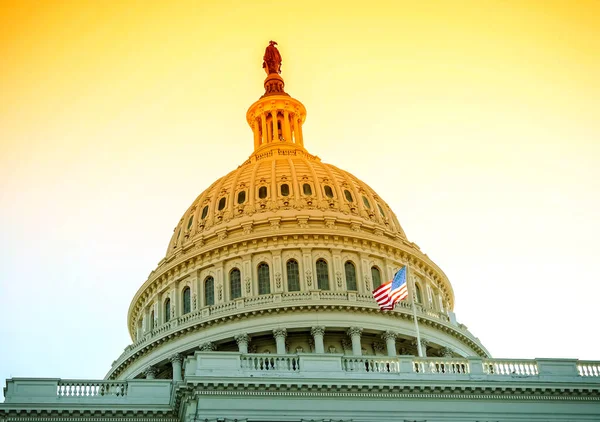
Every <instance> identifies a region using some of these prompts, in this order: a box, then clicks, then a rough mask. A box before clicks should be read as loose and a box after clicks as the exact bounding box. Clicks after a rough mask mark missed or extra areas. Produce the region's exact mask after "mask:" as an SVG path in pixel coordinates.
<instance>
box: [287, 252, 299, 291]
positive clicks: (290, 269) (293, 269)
mask: <svg viewBox="0 0 600 422" xmlns="http://www.w3.org/2000/svg"><path fill="white" fill-rule="evenodd" d="M285 268H286V270H287V285H288V292H298V291H300V269H299V268H298V261H296V260H295V259H290V260H289V261H288V262H287V263H286V264H285Z"/></svg>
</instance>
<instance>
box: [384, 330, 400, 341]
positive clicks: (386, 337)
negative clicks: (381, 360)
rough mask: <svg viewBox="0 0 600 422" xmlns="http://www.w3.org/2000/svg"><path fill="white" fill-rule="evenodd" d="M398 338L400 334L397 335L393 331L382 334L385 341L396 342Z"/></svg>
mask: <svg viewBox="0 0 600 422" xmlns="http://www.w3.org/2000/svg"><path fill="white" fill-rule="evenodd" d="M396 337H398V334H396V333H395V332H393V331H385V332H384V333H383V334H381V338H382V339H384V340H385V341H388V340H394V341H396Z"/></svg>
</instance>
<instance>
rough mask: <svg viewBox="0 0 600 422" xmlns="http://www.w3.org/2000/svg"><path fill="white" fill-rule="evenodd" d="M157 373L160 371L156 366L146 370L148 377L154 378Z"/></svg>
mask: <svg viewBox="0 0 600 422" xmlns="http://www.w3.org/2000/svg"><path fill="white" fill-rule="evenodd" d="M157 373H158V371H157V370H156V368H155V367H154V366H149V367H147V368H146V369H145V370H144V375H145V376H146V378H148V379H152V378H154V377H155V376H156V374H157Z"/></svg>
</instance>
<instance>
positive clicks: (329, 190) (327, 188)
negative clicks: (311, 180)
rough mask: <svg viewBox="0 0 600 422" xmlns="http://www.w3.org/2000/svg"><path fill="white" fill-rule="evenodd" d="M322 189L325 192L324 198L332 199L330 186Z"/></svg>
mask: <svg viewBox="0 0 600 422" xmlns="http://www.w3.org/2000/svg"><path fill="white" fill-rule="evenodd" d="M323 189H324V190H325V196H326V197H328V198H333V189H331V186H328V185H325V187H324V188H323Z"/></svg>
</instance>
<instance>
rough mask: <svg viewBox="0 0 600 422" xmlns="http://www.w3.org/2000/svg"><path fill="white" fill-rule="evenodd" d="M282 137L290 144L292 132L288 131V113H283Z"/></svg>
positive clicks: (285, 111)
mask: <svg viewBox="0 0 600 422" xmlns="http://www.w3.org/2000/svg"><path fill="white" fill-rule="evenodd" d="M283 137H284V138H285V140H286V142H292V131H291V130H290V113H289V112H288V111H287V110H284V111H283Z"/></svg>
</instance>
